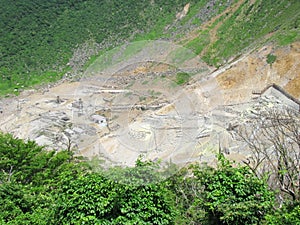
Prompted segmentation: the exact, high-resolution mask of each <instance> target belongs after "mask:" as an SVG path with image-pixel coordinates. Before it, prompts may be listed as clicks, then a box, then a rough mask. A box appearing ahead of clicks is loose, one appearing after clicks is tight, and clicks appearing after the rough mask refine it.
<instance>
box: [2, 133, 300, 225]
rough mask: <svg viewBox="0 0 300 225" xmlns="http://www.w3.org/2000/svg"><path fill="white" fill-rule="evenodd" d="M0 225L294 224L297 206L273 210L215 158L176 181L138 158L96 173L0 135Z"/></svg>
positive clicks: (261, 193)
mask: <svg viewBox="0 0 300 225" xmlns="http://www.w3.org/2000/svg"><path fill="white" fill-rule="evenodd" d="M0 153H1V158H0V165H1V168H0V169H1V170H0V175H1V180H0V205H1V211H0V224H101V225H102V224H297V223H299V218H300V212H299V205H298V204H297V203H296V202H295V203H293V204H290V205H284V207H283V208H281V209H278V210H275V211H274V210H273V208H275V206H276V204H275V202H274V193H273V192H272V191H270V189H269V188H268V187H267V184H266V182H265V181H264V180H260V179H258V178H257V177H256V176H255V175H254V174H253V173H252V172H251V171H250V170H249V168H247V167H244V166H236V165H235V166H233V165H232V164H231V163H230V162H229V161H227V160H226V159H225V158H224V157H223V156H219V163H218V166H217V167H216V168H211V167H208V166H205V165H198V164H193V165H191V166H189V167H184V168H182V169H181V170H179V171H178V172H177V173H176V174H174V171H176V170H177V169H176V166H175V165H170V166H169V167H168V168H167V169H162V168H161V167H159V163H157V162H156V163H154V162H150V161H142V159H141V158H140V159H138V160H137V162H136V165H135V167H126V168H121V167H115V168H111V169H108V170H104V169H101V167H99V168H98V170H97V171H96V170H95V169H94V168H91V167H90V166H89V165H92V164H90V163H86V162H84V161H82V159H81V160H80V159H79V158H76V157H74V156H72V154H71V153H70V152H68V151H60V152H53V151H45V150H44V149H43V148H42V147H40V146H37V145H36V144H35V143H34V142H31V141H28V142H25V141H23V140H20V139H15V138H13V137H12V136H11V135H8V134H0Z"/></svg>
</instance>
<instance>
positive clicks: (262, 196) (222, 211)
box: [193, 155, 274, 225]
mask: <svg viewBox="0 0 300 225" xmlns="http://www.w3.org/2000/svg"><path fill="white" fill-rule="evenodd" d="M193 173H194V176H195V179H197V181H198V182H199V183H200V184H201V186H202V188H201V191H200V192H199V194H198V198H197V200H196V201H195V202H194V206H197V207H199V208H200V209H203V210H204V215H203V221H202V222H203V223H204V224H224V225H225V224H228V225H229V224H231V225H232V224H236V225H238V224H259V223H260V221H262V220H263V218H264V216H265V215H266V213H267V212H269V210H271V209H272V207H273V205H274V194H273V192H271V191H270V190H269V188H268V186H267V184H266V182H265V181H264V180H262V179H258V178H257V177H256V176H255V175H254V174H253V173H252V172H251V170H250V169H249V168H247V167H245V166H233V165H232V164H231V163H230V162H229V161H228V160H226V159H225V158H224V156H222V155H220V156H219V162H218V166H217V168H210V167H204V168H202V167H199V166H194V169H193Z"/></svg>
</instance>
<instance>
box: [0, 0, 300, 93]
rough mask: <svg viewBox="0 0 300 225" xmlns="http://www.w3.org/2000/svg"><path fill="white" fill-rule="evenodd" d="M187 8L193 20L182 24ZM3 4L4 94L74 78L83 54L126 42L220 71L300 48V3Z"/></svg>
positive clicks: (3, 0) (74, 0)
mask: <svg viewBox="0 0 300 225" xmlns="http://www.w3.org/2000/svg"><path fill="white" fill-rule="evenodd" d="M187 3H190V7H189V10H188V12H187V15H186V16H184V17H183V18H181V19H178V18H176V14H178V13H180V12H181V11H182V10H183V7H184V6H185V5H186V4H187ZM0 4H1V8H0V58H1V61H0V78H1V83H0V90H1V93H2V94H4V93H8V92H11V91H12V90H14V89H15V91H16V93H17V92H18V90H21V89H23V87H30V86H32V85H34V84H40V83H44V82H48V81H55V80H57V79H59V78H61V77H62V76H63V75H64V74H65V73H66V72H67V71H70V69H71V68H70V66H71V67H72V65H70V64H68V62H69V61H70V59H71V58H72V56H73V54H74V52H75V51H76V49H80V48H82V46H86V45H84V44H86V43H88V45H90V46H91V48H92V49H93V52H92V53H90V54H91V55H93V54H99V52H100V51H101V50H104V49H107V48H111V47H114V46H116V45H119V44H121V43H123V42H124V41H125V40H127V41H134V40H145V39H161V38H162V39H165V40H171V41H175V42H177V43H179V44H181V45H183V46H185V47H188V48H190V49H192V50H193V51H195V53H197V54H199V55H200V56H201V57H202V58H203V59H204V60H205V61H206V62H207V63H208V64H210V65H213V66H216V67H218V66H220V65H222V64H223V63H224V62H227V61H228V60H229V59H231V57H235V56H237V55H239V54H243V50H244V49H246V48H249V49H251V48H255V46H257V45H261V44H262V43H266V42H268V41H275V42H276V44H279V45H286V44H289V43H291V42H293V41H295V40H299V23H300V22H299V21H300V15H299V12H300V2H299V1H297V0H285V1H279V0H276V1H270V0H266V1H265V0H257V1H250V0H203V1H195V0H191V1H180V0H176V1H171V0H166V1H162V0H158V1H145V0H144V1H138V2H134V1H118V0H112V1H108V0H104V1H97V0H90V1H84V0H71V1H57V0H55V1H43V0H33V1H29V0H23V1H21V0H16V1H9V0H0ZM95 46H96V47H95ZM89 58H90V55H88V56H87V57H85V58H84V59H83V60H82V61H81V62H80V63H78V64H80V65H79V66H80V67H82V65H81V64H84V63H86V62H87V61H88V60H89ZM75 63H77V62H75Z"/></svg>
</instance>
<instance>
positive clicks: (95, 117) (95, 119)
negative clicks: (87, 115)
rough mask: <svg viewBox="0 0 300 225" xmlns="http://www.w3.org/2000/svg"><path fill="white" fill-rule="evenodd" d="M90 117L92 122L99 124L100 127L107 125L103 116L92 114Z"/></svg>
mask: <svg viewBox="0 0 300 225" xmlns="http://www.w3.org/2000/svg"><path fill="white" fill-rule="evenodd" d="M91 118H92V121H93V122H94V123H97V124H99V125H100V126H101V127H106V126H107V120H106V118H105V117H104V116H100V115H92V116H91Z"/></svg>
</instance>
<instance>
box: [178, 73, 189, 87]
mask: <svg viewBox="0 0 300 225" xmlns="http://www.w3.org/2000/svg"><path fill="white" fill-rule="evenodd" d="M190 78H191V75H190V74H188V73H185V72H179V73H177V74H176V80H175V82H176V84H177V85H184V84H186V83H187V82H188V81H189V80H190Z"/></svg>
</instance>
